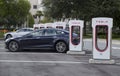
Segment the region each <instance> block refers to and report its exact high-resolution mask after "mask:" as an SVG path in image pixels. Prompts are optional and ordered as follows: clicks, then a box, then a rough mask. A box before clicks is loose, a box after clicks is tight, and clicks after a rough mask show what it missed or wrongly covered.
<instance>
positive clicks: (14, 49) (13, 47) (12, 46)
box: [8, 41, 19, 52]
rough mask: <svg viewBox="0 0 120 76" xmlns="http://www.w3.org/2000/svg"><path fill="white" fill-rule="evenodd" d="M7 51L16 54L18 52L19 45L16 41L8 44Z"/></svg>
mask: <svg viewBox="0 0 120 76" xmlns="http://www.w3.org/2000/svg"><path fill="white" fill-rule="evenodd" d="M8 49H9V51H11V52H17V51H19V44H18V43H17V42H16V41H11V42H10V43H9V44H8Z"/></svg>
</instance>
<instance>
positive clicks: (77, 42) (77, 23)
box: [67, 20, 85, 54]
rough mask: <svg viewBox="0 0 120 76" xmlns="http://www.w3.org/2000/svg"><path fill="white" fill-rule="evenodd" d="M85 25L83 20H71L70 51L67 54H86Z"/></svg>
mask: <svg viewBox="0 0 120 76" xmlns="http://www.w3.org/2000/svg"><path fill="white" fill-rule="evenodd" d="M83 25H84V21H82V20H70V21H69V51H68V52H67V54H85V51H83Z"/></svg>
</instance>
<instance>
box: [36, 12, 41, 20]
mask: <svg viewBox="0 0 120 76" xmlns="http://www.w3.org/2000/svg"><path fill="white" fill-rule="evenodd" d="M36 16H38V18H39V22H40V18H41V16H43V13H42V11H37V12H36Z"/></svg>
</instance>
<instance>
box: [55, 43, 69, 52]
mask: <svg viewBox="0 0 120 76" xmlns="http://www.w3.org/2000/svg"><path fill="white" fill-rule="evenodd" d="M67 49H68V47H67V44H66V43H65V42H63V41H59V42H57V43H56V44H55V50H56V51H57V52H58V53H65V52H66V51H67Z"/></svg>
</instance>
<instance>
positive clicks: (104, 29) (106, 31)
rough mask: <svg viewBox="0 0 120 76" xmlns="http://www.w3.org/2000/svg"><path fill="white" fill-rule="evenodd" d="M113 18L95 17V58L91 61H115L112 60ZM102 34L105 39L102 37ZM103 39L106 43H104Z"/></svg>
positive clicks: (93, 22) (93, 25) (93, 24)
mask: <svg viewBox="0 0 120 76" xmlns="http://www.w3.org/2000/svg"><path fill="white" fill-rule="evenodd" d="M112 27H113V19H112V18H103V17H101V18H93V19H92V28H93V59H90V60H89V62H90V63H108V64H113V63H115V61H114V60H111V44H112V43H111V41H112V39H111V35H112ZM101 35H102V36H103V37H104V40H102V39H100V38H101ZM102 41H103V42H104V44H102Z"/></svg>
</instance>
